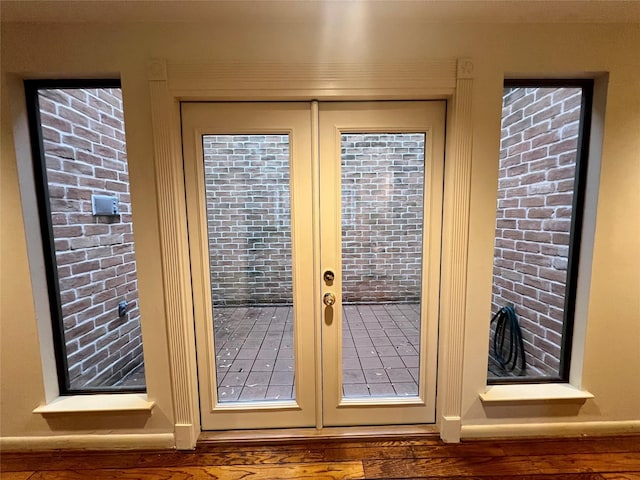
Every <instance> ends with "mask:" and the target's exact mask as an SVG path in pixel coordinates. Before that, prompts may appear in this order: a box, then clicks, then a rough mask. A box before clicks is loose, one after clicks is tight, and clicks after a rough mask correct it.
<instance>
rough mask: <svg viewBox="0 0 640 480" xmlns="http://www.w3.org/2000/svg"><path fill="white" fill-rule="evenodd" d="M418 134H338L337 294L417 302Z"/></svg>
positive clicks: (420, 179)
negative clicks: (339, 272) (339, 264)
mask: <svg viewBox="0 0 640 480" xmlns="http://www.w3.org/2000/svg"><path fill="white" fill-rule="evenodd" d="M423 184H424V135H422V134H355V133H354V134H343V135H342V246H343V248H342V282H343V291H342V296H343V300H344V301H345V302H355V303H359V302H365V303H366V302H377V301H381V302H416V301H418V300H419V298H420V285H421V281H420V272H421V262H422V216H423V214H422V212H423V208H422V207H423V198H422V197H423Z"/></svg>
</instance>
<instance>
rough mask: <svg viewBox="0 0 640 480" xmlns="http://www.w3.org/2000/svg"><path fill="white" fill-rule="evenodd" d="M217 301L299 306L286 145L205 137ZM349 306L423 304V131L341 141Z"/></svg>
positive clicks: (280, 140)
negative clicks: (295, 303)
mask: <svg viewBox="0 0 640 480" xmlns="http://www.w3.org/2000/svg"><path fill="white" fill-rule="evenodd" d="M203 149H204V169H205V186H206V202H207V220H208V236H209V262H210V268H211V288H212V297H213V302H214V303H215V304H218V305H253V304H265V303H285V304H290V303H292V301H293V294H292V286H291V225H290V215H291V209H290V191H289V147H288V139H287V137H286V135H285V136H282V135H206V136H205V137H204V139H203ZM342 150H343V152H342V245H343V250H342V254H343V258H342V280H343V300H344V301H345V302H352V303H367V302H376V301H384V302H416V301H418V300H419V298H420V288H421V277H420V273H421V263H422V216H423V183H424V135H422V134H378V133H376V134H355V133H354V134H344V135H343V137H342Z"/></svg>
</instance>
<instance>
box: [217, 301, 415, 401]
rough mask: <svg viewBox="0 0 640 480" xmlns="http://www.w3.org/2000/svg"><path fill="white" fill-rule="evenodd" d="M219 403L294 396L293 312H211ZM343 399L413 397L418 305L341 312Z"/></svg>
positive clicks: (225, 309) (250, 309) (220, 309)
mask: <svg viewBox="0 0 640 480" xmlns="http://www.w3.org/2000/svg"><path fill="white" fill-rule="evenodd" d="M214 313H215V320H214V322H215V345H216V361H217V373H218V394H219V399H220V402H233V401H255V400H290V399H293V398H294V395H295V393H294V385H295V375H294V358H293V355H294V353H293V352H294V349H293V315H292V308H291V307H290V306H260V307H216V308H215V309H214ZM343 313H344V315H343V320H344V328H343V394H344V396H345V397H351V398H353V397H371V396H413V395H417V394H418V384H417V379H418V364H419V363H418V359H419V353H418V352H419V338H420V334H419V320H420V305H419V304H415V303H412V304H398V303H395V304H378V305H346V306H345V307H344V308H343Z"/></svg>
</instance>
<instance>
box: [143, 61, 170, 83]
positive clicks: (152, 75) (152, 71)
mask: <svg viewBox="0 0 640 480" xmlns="http://www.w3.org/2000/svg"><path fill="white" fill-rule="evenodd" d="M147 80H150V81H151V80H155V81H165V82H166V81H167V62H166V61H165V60H162V59H158V58H156V59H153V60H151V62H150V63H149V65H147Z"/></svg>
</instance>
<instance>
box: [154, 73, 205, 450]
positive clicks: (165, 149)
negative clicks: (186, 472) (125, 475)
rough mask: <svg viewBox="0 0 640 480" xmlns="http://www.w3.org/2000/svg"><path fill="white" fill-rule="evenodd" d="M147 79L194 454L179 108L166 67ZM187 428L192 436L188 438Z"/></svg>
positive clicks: (169, 308) (179, 405) (184, 445)
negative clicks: (171, 91)
mask: <svg viewBox="0 0 640 480" xmlns="http://www.w3.org/2000/svg"><path fill="white" fill-rule="evenodd" d="M148 79H149V92H150V95H151V121H152V126H153V146H154V153H155V170H156V188H157V196H158V219H159V226H160V245H161V251H162V258H161V262H162V270H163V278H162V279H163V283H164V292H165V293H164V304H165V311H166V315H167V338H168V340H169V362H170V367H171V379H172V387H173V388H172V392H173V408H174V421H175V431H176V447H177V448H179V449H191V448H193V447H195V440H196V439H197V436H198V434H199V433H200V415H199V410H198V383H197V373H196V372H197V370H196V361H195V338H194V334H193V318H192V316H193V313H192V312H193V308H192V300H191V298H192V297H191V277H190V268H189V242H188V238H187V227H186V206H185V197H184V180H183V173H184V172H183V170H182V155H181V148H180V146H181V140H180V122H179V112H178V108H179V105H178V103H177V101H176V99H175V98H174V97H172V96H171V94H170V93H169V89H168V86H167V77H166V64H165V62H161V61H155V62H152V63H151V65H150V66H149V68H148ZM186 426H191V427H190V428H192V430H193V431H192V432H191V433H190V434H185V433H184V429H185V428H188V427H186Z"/></svg>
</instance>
